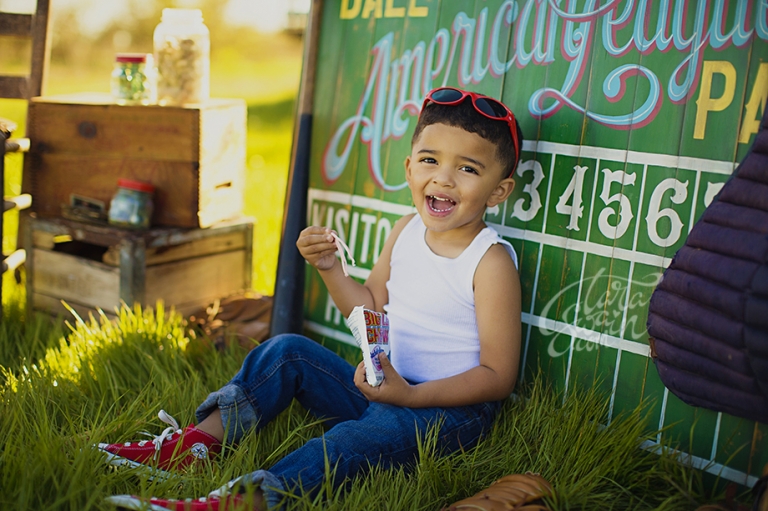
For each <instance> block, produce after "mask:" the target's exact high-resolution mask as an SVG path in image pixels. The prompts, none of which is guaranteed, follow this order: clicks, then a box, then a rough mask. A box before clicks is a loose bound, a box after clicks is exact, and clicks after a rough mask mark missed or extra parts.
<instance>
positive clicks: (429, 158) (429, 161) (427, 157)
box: [419, 156, 437, 163]
mask: <svg viewBox="0 0 768 511" xmlns="http://www.w3.org/2000/svg"><path fill="white" fill-rule="evenodd" d="M419 161H421V162H422V163H437V160H436V159H434V158H431V157H429V156H425V157H424V158H422V159H421V160H419Z"/></svg>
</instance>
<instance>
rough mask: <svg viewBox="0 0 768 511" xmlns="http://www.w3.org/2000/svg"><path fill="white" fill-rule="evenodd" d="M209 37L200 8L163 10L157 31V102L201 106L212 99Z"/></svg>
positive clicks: (155, 38) (155, 43)
mask: <svg viewBox="0 0 768 511" xmlns="http://www.w3.org/2000/svg"><path fill="white" fill-rule="evenodd" d="M210 48H211V44H210V34H209V32H208V27H206V26H205V23H203V13H202V11H200V9H163V17H162V19H161V21H160V24H158V25H157V27H156V28H155V33H154V49H155V61H156V64H157V102H158V103H159V104H160V105H184V104H186V103H201V102H203V101H206V100H207V99H208V97H209V88H210Z"/></svg>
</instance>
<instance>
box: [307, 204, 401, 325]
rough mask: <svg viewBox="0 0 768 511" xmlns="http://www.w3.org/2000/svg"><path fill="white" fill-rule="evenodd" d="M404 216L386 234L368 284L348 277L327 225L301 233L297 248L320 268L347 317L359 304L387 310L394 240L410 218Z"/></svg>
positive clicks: (324, 280) (334, 300)
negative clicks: (390, 262) (343, 269)
mask: <svg viewBox="0 0 768 511" xmlns="http://www.w3.org/2000/svg"><path fill="white" fill-rule="evenodd" d="M410 216H411V215H408V216H407V217H403V218H401V219H400V220H398V222H397V223H396V224H395V226H394V227H393V228H392V232H391V233H390V235H389V236H388V237H387V240H386V242H385V243H384V247H383V248H382V251H381V254H380V255H379V258H378V260H377V261H376V264H374V266H373V269H372V270H371V273H370V275H369V276H368V279H367V280H366V281H365V284H360V283H359V282H357V281H356V280H355V279H353V278H351V277H345V276H344V272H343V271H342V269H341V263H340V262H339V260H338V259H337V258H336V244H335V243H334V240H333V237H332V235H331V229H329V228H327V227H307V228H306V229H304V230H303V231H302V232H301V234H300V235H299V239H298V240H297V241H296V247H297V248H298V249H299V252H300V253H301V255H302V257H304V259H306V260H307V262H308V263H309V264H311V265H312V266H314V267H315V268H317V270H318V272H319V274H320V277H321V278H322V279H323V282H324V283H325V287H326V288H328V292H329V293H330V295H331V298H333V302H334V303H335V304H336V307H338V308H339V310H340V311H341V313H342V314H343V315H344V317H347V316H349V314H350V313H351V312H352V309H353V308H355V307H357V306H358V305H362V306H365V307H366V308H369V309H372V310H376V311H379V312H383V311H384V308H383V307H384V305H386V303H387V301H388V293H387V287H386V283H387V280H389V260H390V256H391V254H392V246H393V245H394V242H395V239H397V236H398V235H399V234H400V231H402V230H403V227H404V226H405V224H406V223H407V219H409V218H410Z"/></svg>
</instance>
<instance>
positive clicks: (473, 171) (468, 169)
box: [461, 165, 477, 174]
mask: <svg viewBox="0 0 768 511" xmlns="http://www.w3.org/2000/svg"><path fill="white" fill-rule="evenodd" d="M461 171H462V172H468V173H470V174H477V170H476V169H475V168H474V167H470V166H469V165H463V166H462V167H461Z"/></svg>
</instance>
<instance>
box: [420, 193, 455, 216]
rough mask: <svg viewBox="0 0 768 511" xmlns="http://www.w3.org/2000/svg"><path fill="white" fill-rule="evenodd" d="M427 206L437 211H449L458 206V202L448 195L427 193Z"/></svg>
mask: <svg viewBox="0 0 768 511" xmlns="http://www.w3.org/2000/svg"><path fill="white" fill-rule="evenodd" d="M427 206H429V209H430V210H432V211H433V212H435V213H448V212H449V211H451V210H452V209H453V208H454V206H456V202H455V201H453V200H451V199H449V198H447V197H438V196H436V195H427Z"/></svg>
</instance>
